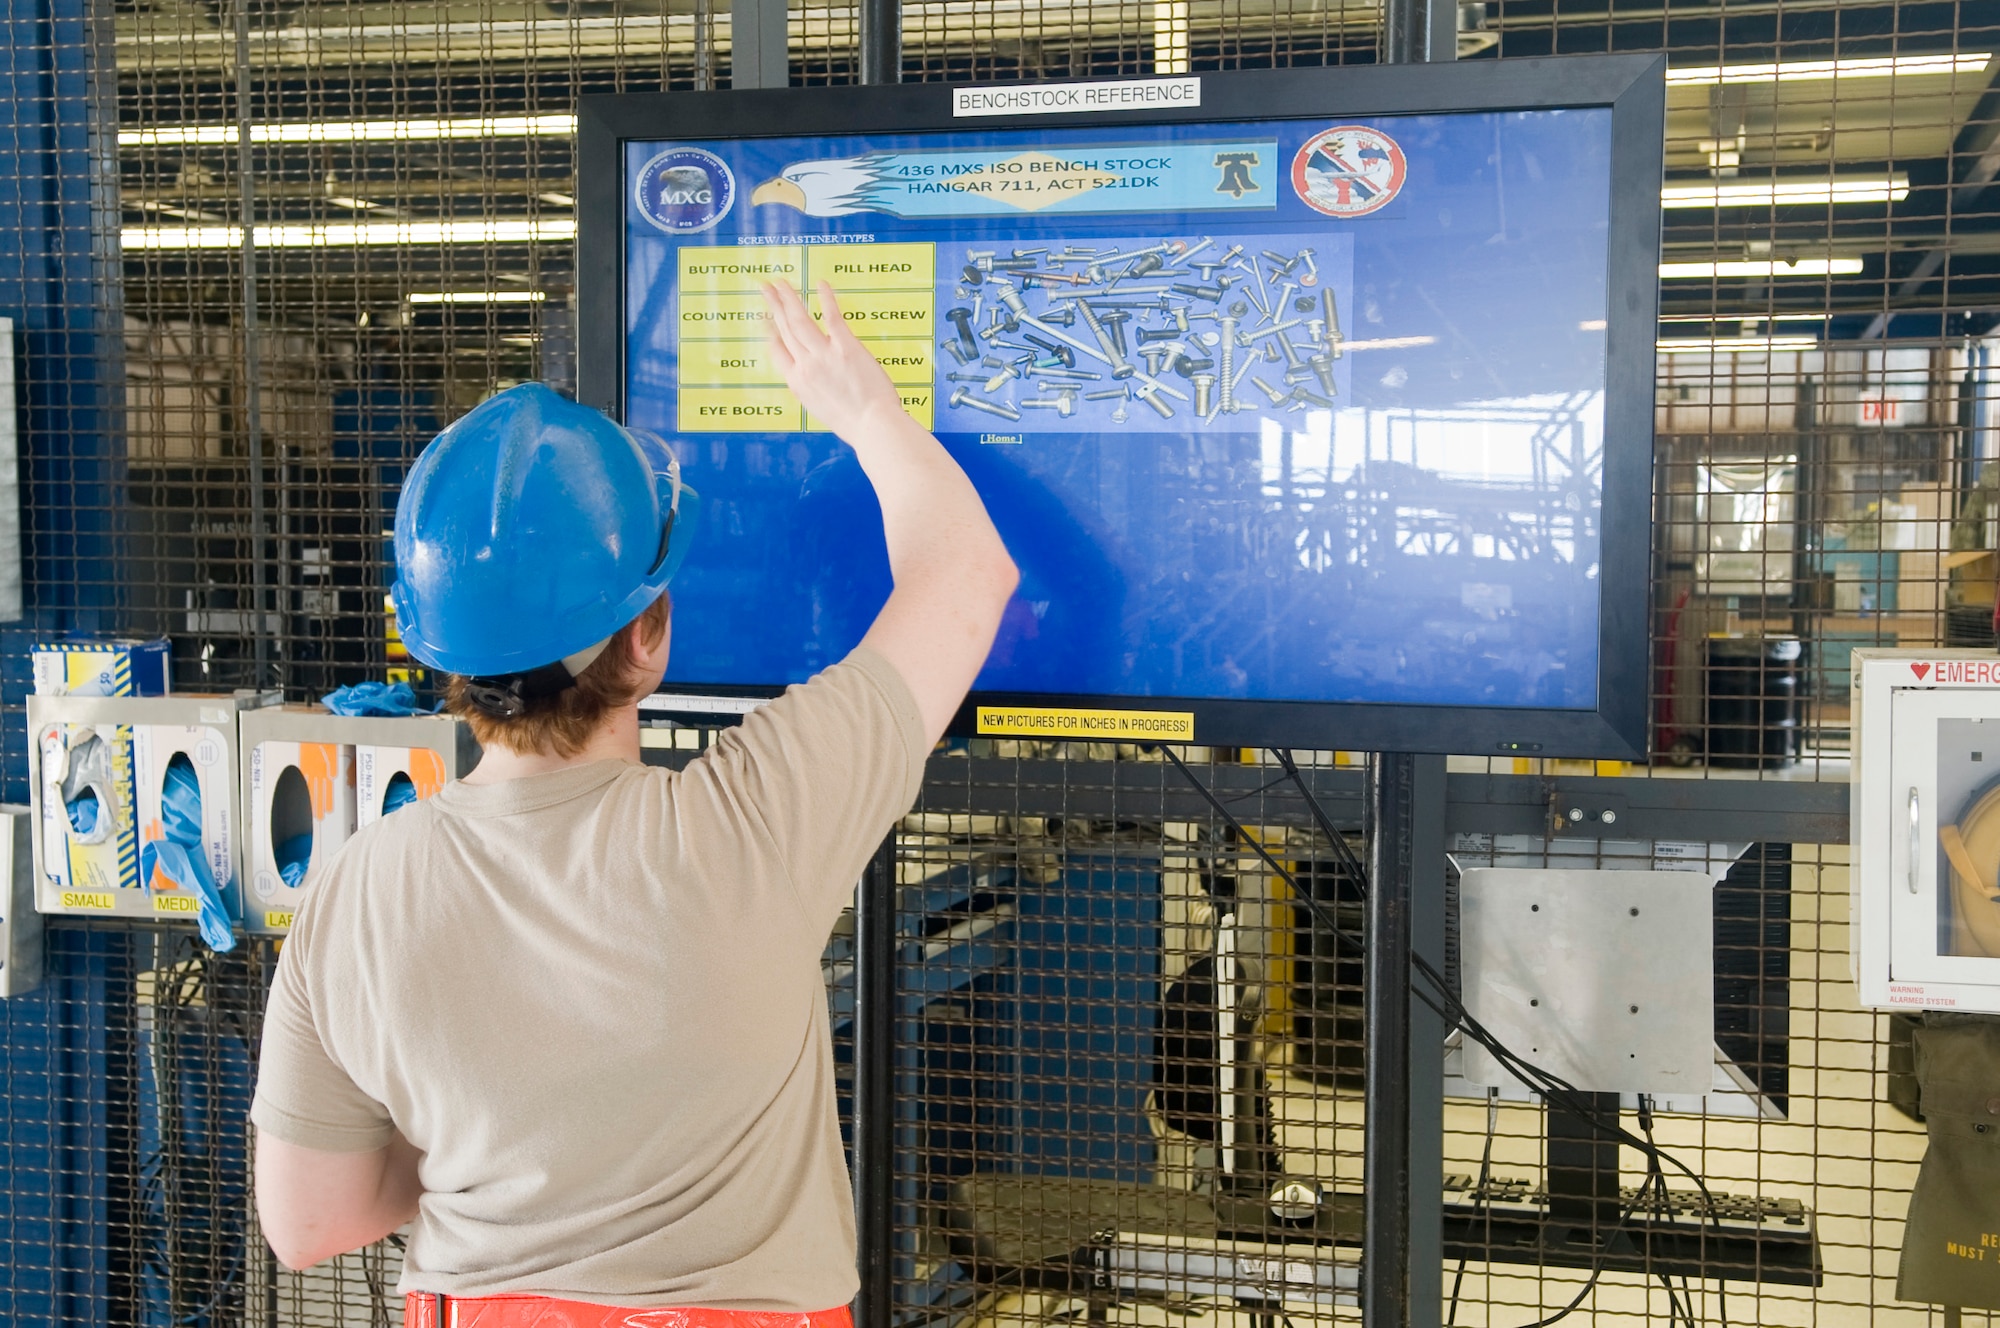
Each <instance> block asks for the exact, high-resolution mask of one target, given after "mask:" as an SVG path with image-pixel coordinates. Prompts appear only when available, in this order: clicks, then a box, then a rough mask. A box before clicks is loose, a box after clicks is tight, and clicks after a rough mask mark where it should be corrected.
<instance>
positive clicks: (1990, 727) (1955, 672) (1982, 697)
mask: <svg viewBox="0 0 2000 1328" xmlns="http://www.w3.org/2000/svg"><path fill="white" fill-rule="evenodd" d="M1852 723H1853V733H1854V769H1853V773H1852V775H1851V777H1850V781H1849V786H1848V787H1849V795H1848V796H1849V798H1850V807H1849V825H1850V839H1851V843H1852V852H1853V857H1852V862H1853V866H1852V869H1851V872H1850V882H1851V890H1852V916H1851V925H1850V927H1849V935H1850V936H1851V937H1852V941H1851V944H1850V961H1851V964H1852V970H1853V974H1854V981H1855V985H1856V987H1857V988H1858V989H1859V992H1860V997H1861V1003H1862V1004H1863V1005H1865V1006H1870V1007H1873V1008H1877V1009H1938V1010H1959V1011H1970V1012H1975V1013H1988V1014H1993V1013H2000V656H1996V655H1995V654H1993V653H1992V652H1990V651H1978V652H1974V651H1949V650H1886V649H1883V650H1856V651H1855V652H1854V711H1853V720H1852Z"/></svg>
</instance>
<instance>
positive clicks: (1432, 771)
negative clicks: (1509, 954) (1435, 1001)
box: [1404, 756, 1449, 1328]
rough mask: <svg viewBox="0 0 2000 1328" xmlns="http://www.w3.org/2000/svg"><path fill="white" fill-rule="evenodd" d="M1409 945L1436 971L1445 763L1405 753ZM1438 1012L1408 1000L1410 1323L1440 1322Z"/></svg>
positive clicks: (1441, 925) (1440, 940)
mask: <svg viewBox="0 0 2000 1328" xmlns="http://www.w3.org/2000/svg"><path fill="white" fill-rule="evenodd" d="M1411 759H1412V761H1413V763H1414V764H1415V766H1416V770H1415V778H1414V779H1413V780H1412V781H1411V793H1412V796H1413V797H1414V799H1415V805H1414V806H1413V807H1412V808H1411V810H1410V827H1411V836H1410V870H1411V878H1410V893H1409V908H1410V949H1411V952H1412V954H1414V955H1420V956H1422V957H1423V958H1424V959H1425V960H1427V961H1429V963H1430V966H1431V967H1432V968H1434V969H1436V970H1437V971H1438V972H1440V973H1448V972H1449V970H1448V968H1447V961H1446V959H1445V927H1446V916H1445V859H1444V850H1445V828H1444V816H1445V763H1444V758H1443V757H1442V756H1418V757H1414V758H1411ZM1445 1032H1446V1029H1445V1023H1444V1017H1443V1016H1442V1015H1440V1014H1439V1013H1438V1012H1437V1011H1436V1010H1433V1009H1432V1008H1431V1007H1430V1006H1428V1005H1425V1004H1424V1003H1423V1002H1421V1001H1416V1002H1413V1003H1412V1004H1411V1006H1410V1052H1409V1055H1410V1059H1409V1066H1410V1093H1409V1102H1408V1103H1407V1110H1408V1115H1407V1117H1406V1118H1407V1119H1408V1121H1409V1122H1410V1132H1409V1140H1408V1142H1409V1153H1408V1162H1407V1165H1408V1167H1409V1176H1410V1204H1409V1209H1408V1211H1407V1212H1406V1214H1405V1218H1404V1220H1405V1223H1406V1226H1405V1228H1404V1229H1405V1230H1406V1231H1407V1232H1408V1233H1409V1241H1410V1265H1409V1287H1410V1307H1409V1322H1410V1325H1411V1328H1439V1325H1440V1324H1441V1323H1442V1322H1443V1319H1444V1037H1445Z"/></svg>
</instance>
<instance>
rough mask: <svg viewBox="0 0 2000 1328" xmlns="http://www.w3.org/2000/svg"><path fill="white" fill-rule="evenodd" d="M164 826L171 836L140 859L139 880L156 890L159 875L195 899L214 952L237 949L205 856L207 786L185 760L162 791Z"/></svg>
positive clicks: (172, 764) (174, 764)
mask: <svg viewBox="0 0 2000 1328" xmlns="http://www.w3.org/2000/svg"><path fill="white" fill-rule="evenodd" d="M160 822H161V828H162V830H163V831H164V832H165V836H166V837H165V838H163V839H156V840H154V841H153V842H151V843H149V844H147V845H146V847H145V850H144V852H142V853H141V854H140V857H139V878H140V879H141V880H143V881H145V882H147V883H148V884H149V885H150V884H151V882H152V879H153V873H154V872H155V871H158V872H159V873H160V875H162V876H164V877H166V878H167V879H168V880H169V881H172V882H173V883H174V884H175V885H176V886H178V887H179V888H180V889H182V890H185V891H187V892H188V893H189V894H191V895H193V896H194V898H195V905H196V910H197V911H196V921H197V922H198V923H199V924H200V926H201V938H202V939H203V940H204V941H207V942H208V947H209V949H211V950H215V951H217V952H219V953H226V952H228V951H230V950H234V949H235V948H236V932H235V924H234V922H233V921H232V920H231V918H230V916H229V910H228V908H227V907H225V906H224V904H223V902H222V892H221V891H220V890H218V889H216V888H215V877H214V875H213V874H212V873H210V871H209V869H208V858H207V857H206V855H204V854H203V853H202V851H201V784H200V783H199V781H197V780H196V778H195V773H194V766H193V765H192V764H190V763H189V762H187V761H185V760H180V759H176V760H173V761H169V762H168V763H167V779H166V784H165V786H164V787H163V788H162V789H161V790H160Z"/></svg>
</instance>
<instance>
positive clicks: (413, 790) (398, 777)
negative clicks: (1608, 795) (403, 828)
mask: <svg viewBox="0 0 2000 1328" xmlns="http://www.w3.org/2000/svg"><path fill="white" fill-rule="evenodd" d="M416 800H417V786H416V785H415V784H413V783H411V782H410V777H409V776H408V775H406V774H404V773H403V772H402V771H400V770H398V771H397V772H396V773H395V774H394V775H392V776H390V777H389V787H388V788H386V789H384V790H383V792H382V814H383V815H384V816H387V815H388V814H389V813H390V812H397V811H401V810H402V809H403V808H405V807H407V806H409V805H410V804H411V803H413V802H415V801H416Z"/></svg>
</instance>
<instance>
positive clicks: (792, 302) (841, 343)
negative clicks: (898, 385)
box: [764, 281, 908, 444]
mask: <svg viewBox="0 0 2000 1328" xmlns="http://www.w3.org/2000/svg"><path fill="white" fill-rule="evenodd" d="M819 299H820V308H821V310H822V311H823V312H824V314H825V319H824V322H823V324H822V323H821V322H819V321H815V320H814V318H813V316H812V314H811V313H810V312H808V311H807V309H806V306H805V301H804V300H802V299H800V298H799V293H798V292H797V291H795V290H793V289H792V288H791V287H789V286H776V285H772V284H770V283H768V282H767V283H765V285H764V305H765V308H766V310H767V311H768V314H769V322H770V329H769V331H770V342H771V359H772V362H773V363H775V364H776V365H777V366H778V372H779V373H782V374H783V375H784V376H785V383H786V385H787V386H789V387H790V388H791V389H792V395H793V396H795V397H797V398H798V399H799V403H800V404H801V405H803V406H804V407H805V408H806V410H807V412H808V413H810V414H811V415H812V416H813V418H814V419H815V421H816V422H818V423H820V424H823V425H825V426H826V427H827V428H829V429H832V430H833V431H834V432H835V433H837V434H839V435H840V436H841V437H842V438H843V439H845V440H846V441H847V442H848V443H850V444H852V443H854V441H855V436H856V435H857V434H861V435H866V434H868V433H869V432H871V431H876V430H879V429H881V428H882V427H883V426H885V425H888V424H893V423H896V422H897V421H896V420H895V419H894V418H893V417H895V416H900V417H902V419H903V420H904V421H907V419H908V415H907V413H906V412H905V411H904V410H903V403H902V400H901V398H899V397H898V396H897V395H896V389H895V387H894V386H892V385H891V384H890V382H889V375H888V374H886V373H884V372H883V371H882V366H881V365H879V364H877V363H876V362H875V357H874V356H873V355H871V354H869V353H868V348H867V347H866V346H863V345H862V344H861V342H860V341H859V339H857V338H856V337H855V335H854V332H853V330H852V329H850V328H849V327H848V326H847V319H846V317H845V316H844V315H843V314H842V313H841V312H840V302H839V301H838V300H836V299H835V298H834V294H833V287H832V286H831V285H829V284H827V283H826V282H824V281H822V282H821V283H820V284H819Z"/></svg>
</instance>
